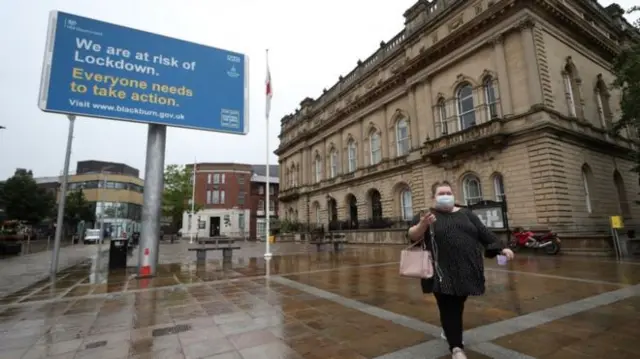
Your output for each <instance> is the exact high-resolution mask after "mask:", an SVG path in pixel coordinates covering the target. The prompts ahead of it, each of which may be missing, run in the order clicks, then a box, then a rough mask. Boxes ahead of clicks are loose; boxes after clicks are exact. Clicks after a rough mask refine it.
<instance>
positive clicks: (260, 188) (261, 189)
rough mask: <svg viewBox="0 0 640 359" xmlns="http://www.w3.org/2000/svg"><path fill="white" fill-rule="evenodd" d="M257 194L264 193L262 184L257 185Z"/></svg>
mask: <svg viewBox="0 0 640 359" xmlns="http://www.w3.org/2000/svg"><path fill="white" fill-rule="evenodd" d="M258 194H264V186H260V187H258Z"/></svg>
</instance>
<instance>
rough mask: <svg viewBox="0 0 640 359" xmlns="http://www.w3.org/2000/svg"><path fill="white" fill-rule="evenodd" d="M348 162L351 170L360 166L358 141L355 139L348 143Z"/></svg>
mask: <svg viewBox="0 0 640 359" xmlns="http://www.w3.org/2000/svg"><path fill="white" fill-rule="evenodd" d="M347 157H348V158H347V162H348V169H349V172H353V171H355V170H356V168H358V148H357V147H356V141H354V140H353V139H350V140H349V143H347Z"/></svg>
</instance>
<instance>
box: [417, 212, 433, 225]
mask: <svg viewBox="0 0 640 359" xmlns="http://www.w3.org/2000/svg"><path fill="white" fill-rule="evenodd" d="M435 221H436V215H435V214H433V213H431V212H427V213H426V214H425V215H424V216H422V217H421V218H420V222H421V223H424V224H426V225H430V224H432V223H433V222H435Z"/></svg>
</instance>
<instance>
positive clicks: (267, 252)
mask: <svg viewBox="0 0 640 359" xmlns="http://www.w3.org/2000/svg"><path fill="white" fill-rule="evenodd" d="M266 56H267V91H268V93H267V97H266V100H267V106H266V112H265V120H266V121H265V123H266V126H267V130H266V131H265V132H266V136H267V137H266V141H265V142H266V146H267V151H266V153H267V160H266V164H267V169H266V171H265V172H266V175H267V180H266V185H265V187H266V191H267V195H266V198H265V209H266V212H267V214H266V221H267V223H266V224H265V231H266V242H267V243H266V247H265V252H264V258H265V259H270V258H271V256H272V254H271V243H269V237H271V236H270V234H271V233H269V232H270V228H269V227H271V216H270V213H269V212H271V208H270V207H271V204H270V202H271V201H270V200H269V197H270V192H271V188H270V187H269V182H270V178H269V176H271V174H270V173H269V172H270V171H269V167H270V166H269V112H270V109H271V104H270V103H269V102H268V101H271V100H270V99H269V96H270V93H269V92H270V88H271V74H270V72H269V49H267V50H266ZM267 265H269V264H268V263H267Z"/></svg>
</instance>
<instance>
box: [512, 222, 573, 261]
mask: <svg viewBox="0 0 640 359" xmlns="http://www.w3.org/2000/svg"><path fill="white" fill-rule="evenodd" d="M560 242H561V241H560V238H558V234H557V233H555V232H551V231H548V232H544V233H533V232H531V231H525V230H524V229H522V228H516V230H515V231H514V232H513V236H512V238H511V240H510V241H509V248H510V249H511V250H512V251H514V252H516V251H518V250H519V249H521V248H531V249H542V250H544V252H545V253H546V254H549V255H556V254H558V253H559V252H560Z"/></svg>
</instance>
